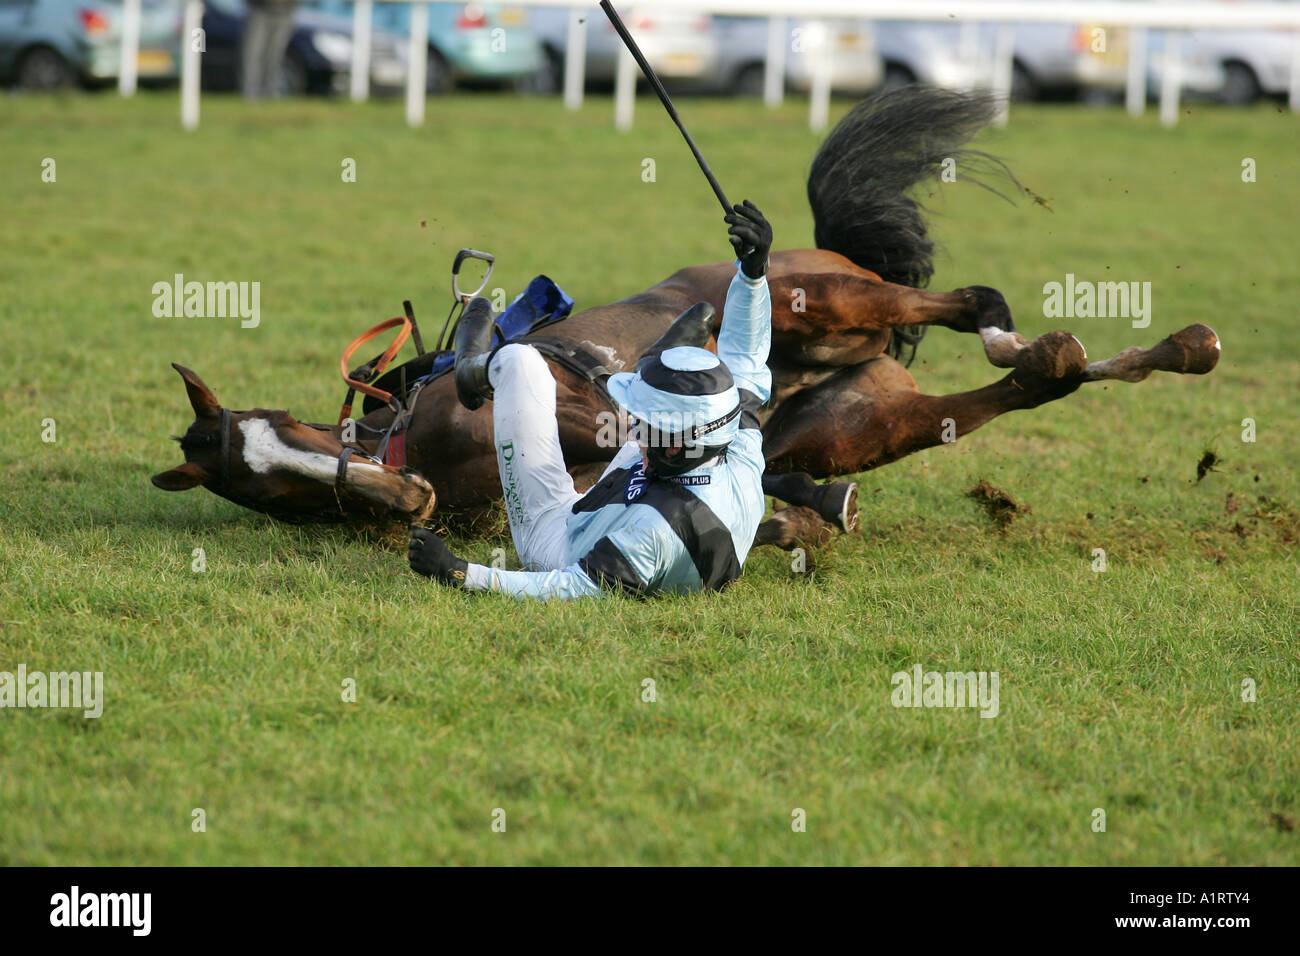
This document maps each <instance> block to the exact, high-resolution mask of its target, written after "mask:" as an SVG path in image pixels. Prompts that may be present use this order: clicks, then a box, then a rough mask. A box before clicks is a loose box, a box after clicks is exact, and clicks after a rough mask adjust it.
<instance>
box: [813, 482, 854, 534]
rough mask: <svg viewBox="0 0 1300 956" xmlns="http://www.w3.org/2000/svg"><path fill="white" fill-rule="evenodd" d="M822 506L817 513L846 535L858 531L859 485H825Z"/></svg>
mask: <svg viewBox="0 0 1300 956" xmlns="http://www.w3.org/2000/svg"><path fill="white" fill-rule="evenodd" d="M822 487H823V488H825V489H826V490H825V493H824V494H823V495H822V500H821V505H820V506H819V507H818V509H817V513H818V514H819V515H820V516H821V518H822V520H823V521H828V522H830V523H831V524H833V525H835V527H837V528H839V529H840V530H841V531H842V532H844V533H845V534H848V533H849V532H850V531H856V530H857V529H858V483H857V482H856V481H832V482H830V483H829V484H827V485H823V486H822Z"/></svg>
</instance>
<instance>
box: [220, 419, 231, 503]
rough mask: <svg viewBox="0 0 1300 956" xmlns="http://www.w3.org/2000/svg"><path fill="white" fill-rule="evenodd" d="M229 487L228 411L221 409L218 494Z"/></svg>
mask: <svg viewBox="0 0 1300 956" xmlns="http://www.w3.org/2000/svg"><path fill="white" fill-rule="evenodd" d="M229 485H230V409H228V408H226V407H224V406H223V407H222V409H221V484H220V485H219V486H218V487H217V491H218V492H224V491H225V490H226V488H227V487H228V486H229Z"/></svg>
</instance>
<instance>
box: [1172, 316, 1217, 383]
mask: <svg viewBox="0 0 1300 956" xmlns="http://www.w3.org/2000/svg"><path fill="white" fill-rule="evenodd" d="M1169 341H1170V342H1172V343H1173V344H1174V345H1175V346H1177V348H1178V349H1179V351H1180V353H1181V354H1180V355H1179V357H1178V360H1177V361H1176V362H1175V363H1174V366H1175V367H1174V368H1172V369H1171V371H1175V372H1182V373H1183V374H1185V375H1204V374H1205V373H1206V372H1209V371H1212V370H1213V369H1214V366H1216V365H1218V364H1219V355H1220V346H1219V336H1218V335H1216V334H1215V332H1214V329H1212V328H1210V327H1209V326H1208V325H1202V324H1200V323H1199V322H1198V323H1197V324H1196V325H1189V326H1188V327H1187V328H1185V329H1182V330H1181V331H1178V332H1175V333H1174V334H1173V335H1171V336H1169Z"/></svg>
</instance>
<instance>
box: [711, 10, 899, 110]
mask: <svg viewBox="0 0 1300 956" xmlns="http://www.w3.org/2000/svg"><path fill="white" fill-rule="evenodd" d="M713 29H714V33H715V34H716V36H717V42H718V47H719V50H720V54H719V58H718V63H717V68H716V70H715V71H714V74H713V76H712V78H711V79H710V82H709V85H710V86H711V87H713V88H715V89H719V90H723V91H725V92H729V93H739V94H740V95H742V96H758V95H759V94H761V93H762V92H763V77H764V73H765V69H766V67H765V64H766V61H767V43H768V21H767V20H766V19H764V18H760V17H730V16H715V17H714V18H713ZM784 42H785V47H786V56H785V81H786V83H787V84H789V85H790V86H791V87H794V88H795V89H799V90H806V89H808V88H809V87H810V86H811V85H812V80H813V73H814V71H815V69H816V68H817V65H818V64H819V63H821V62H823V53H825V54H828V56H827V57H826V59H828V60H829V67H830V84H831V89H832V90H835V91H838V92H844V93H855V94H861V93H866V92H868V91H870V90H873V89H875V88H876V87H878V86H879V85H880V83H881V80H882V79H883V77H884V68H883V66H882V64H881V61H880V56H879V54H878V53H877V52H876V33H875V30H874V29H873V27H872V26H871V24H870V23H867V22H866V21H863V20H826V21H818V20H791V21H788V23H787V25H786V36H785V41H784Z"/></svg>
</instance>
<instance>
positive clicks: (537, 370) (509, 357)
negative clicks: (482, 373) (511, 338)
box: [488, 342, 551, 387]
mask: <svg viewBox="0 0 1300 956" xmlns="http://www.w3.org/2000/svg"><path fill="white" fill-rule="evenodd" d="M488 374H489V376H490V377H491V380H492V384H493V386H494V387H498V386H499V384H500V383H501V382H503V381H506V380H507V379H508V380H510V381H515V382H518V381H522V380H524V379H531V378H536V377H538V376H543V375H544V376H546V377H547V378H550V377H551V370H550V369H549V368H547V367H546V359H544V358H542V353H541V352H539V351H537V349H535V348H533V347H532V346H531V345H529V344H527V343H526V342H511V343H509V344H507V345H503V346H501V348H499V349H497V353H496V355H494V356H492V364H491V366H489V368H488Z"/></svg>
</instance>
